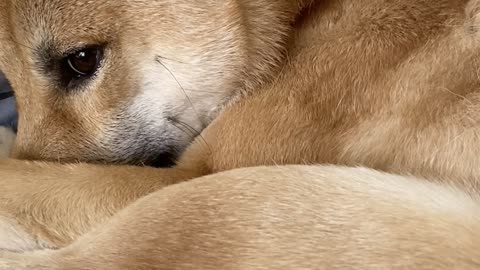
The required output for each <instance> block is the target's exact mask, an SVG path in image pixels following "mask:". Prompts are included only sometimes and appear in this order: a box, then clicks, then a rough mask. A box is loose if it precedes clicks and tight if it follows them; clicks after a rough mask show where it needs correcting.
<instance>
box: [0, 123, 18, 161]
mask: <svg viewBox="0 0 480 270" xmlns="http://www.w3.org/2000/svg"><path fill="white" fill-rule="evenodd" d="M14 141H15V133H14V132H13V130H12V129H10V128H7V127H0V159H4V158H8V157H9V155H10V151H11V150H12V147H13V143H14Z"/></svg>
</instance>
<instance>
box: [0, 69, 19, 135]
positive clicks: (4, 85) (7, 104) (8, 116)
mask: <svg viewBox="0 0 480 270" xmlns="http://www.w3.org/2000/svg"><path fill="white" fill-rule="evenodd" d="M10 91H12V90H11V88H10V86H9V84H8V81H7V79H5V76H4V75H3V74H2V73H1V72H0V93H5V92H10ZM17 121H18V115H17V110H16V108H15V97H10V98H6V99H2V100H0V126H7V127H11V128H13V129H14V130H16V129H17Z"/></svg>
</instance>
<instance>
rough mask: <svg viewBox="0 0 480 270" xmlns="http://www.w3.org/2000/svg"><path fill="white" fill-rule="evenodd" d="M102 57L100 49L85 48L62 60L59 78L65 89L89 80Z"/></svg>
mask: <svg viewBox="0 0 480 270" xmlns="http://www.w3.org/2000/svg"><path fill="white" fill-rule="evenodd" d="M102 57H103V49H102V48H101V47H93V46H92V47H86V48H83V49H79V50H76V51H75V52H73V53H71V54H68V55H67V56H66V57H65V58H64V59H63V65H62V66H63V67H62V70H61V74H62V75H61V78H62V81H63V83H65V84H66V86H67V87H74V86H75V85H76V84H78V83H80V82H82V81H83V80H84V79H87V78H89V77H90V76H92V75H93V74H95V72H96V71H97V69H98V68H99V66H100V62H101V60H102Z"/></svg>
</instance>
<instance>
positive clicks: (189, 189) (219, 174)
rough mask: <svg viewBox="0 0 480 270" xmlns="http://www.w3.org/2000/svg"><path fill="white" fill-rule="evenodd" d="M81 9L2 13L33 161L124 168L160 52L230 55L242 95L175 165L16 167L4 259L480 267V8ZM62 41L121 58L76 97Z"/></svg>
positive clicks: (102, 4)
mask: <svg viewBox="0 0 480 270" xmlns="http://www.w3.org/2000/svg"><path fill="white" fill-rule="evenodd" d="M44 2H46V3H44ZM62 2H64V3H66V2H68V3H69V4H70V5H67V6H68V8H67V6H63V4H61V3H60V2H57V1H40V0H24V1H4V2H1V3H0V12H1V10H6V12H4V14H3V15H2V16H0V48H2V49H0V69H2V70H5V71H6V73H7V76H8V78H9V79H10V80H11V81H12V84H13V86H14V88H15V91H16V94H17V97H18V100H19V108H20V114H21V115H22V118H21V119H20V130H19V135H18V140H17V145H16V149H15V153H14V156H15V157H17V158H23V159H44V160H50V161H61V162H70V161H72V160H79V161H84V162H117V161H118V160H114V159H113V158H111V157H112V155H111V154H112V153H116V152H115V151H114V150H112V149H115V145H113V144H111V143H108V142H109V140H108V139H109V138H110V137H111V136H112V134H115V132H114V133H111V131H112V129H113V130H114V131H115V129H117V130H116V131H117V133H119V132H120V129H119V127H118V126H117V125H113V124H112V123H113V119H111V118H112V117H114V116H116V115H118V114H116V111H117V110H120V111H121V110H122V109H123V108H124V107H123V105H124V104H125V103H126V102H128V101H129V100H131V99H134V97H135V96H136V95H137V94H138V93H136V92H135V91H136V88H135V86H137V81H136V80H138V78H136V77H135V75H138V76H140V75H142V73H138V70H137V69H136V68H135V66H131V65H134V64H135V63H140V62H139V60H138V59H140V58H142V57H144V55H143V54H142V53H140V52H141V51H142V50H141V49H142V46H145V47H149V46H153V45H158V44H160V43H161V44H166V45H163V46H164V47H162V48H163V50H165V51H167V52H168V49H169V48H170V53H172V52H173V50H174V49H175V48H176V47H175V46H177V47H180V48H182V49H184V46H186V48H187V50H185V51H182V49H180V51H178V54H177V55H176V56H177V57H179V58H180V59H182V58H188V59H191V58H189V57H193V56H191V55H190V54H189V53H188V48H191V49H190V50H198V49H200V50H202V51H203V52H204V53H207V52H209V51H211V50H216V51H217V52H218V55H220V56H223V57H225V58H222V57H220V58H219V59H214V60H211V59H210V60H211V61H213V62H212V63H216V65H213V66H208V67H205V68H208V69H209V70H208V72H207V71H205V74H217V75H218V72H220V71H219V70H215V69H216V67H217V65H218V66H222V65H224V64H225V63H227V62H228V64H227V65H226V66H227V67H229V69H228V71H231V72H233V73H231V74H230V73H229V74H227V75H222V76H220V75H219V76H218V77H217V76H212V77H211V79H212V81H215V82H216V83H217V84H218V85H222V87H223V86H225V87H227V86H228V87H227V89H223V91H225V93H230V95H229V96H228V97H229V98H228V99H229V100H228V101H226V102H225V103H223V102H222V104H219V108H214V109H215V111H216V110H221V109H222V106H223V105H227V106H225V108H224V109H223V110H222V112H221V114H220V115H219V116H218V117H216V118H215V117H214V116H210V115H206V117H207V118H208V117H212V118H215V120H213V122H212V123H211V124H209V125H208V127H207V128H206V129H205V130H204V131H203V132H202V134H201V137H198V138H197V139H196V140H195V141H194V142H193V143H192V144H191V145H190V146H189V147H188V148H187V149H186V151H185V152H184V154H183V155H182V156H181V157H180V159H179V161H178V164H177V165H176V166H175V167H173V168H169V169H153V168H144V167H129V166H126V165H125V166H106V165H93V164H90V165H87V164H77V165H60V164H56V163H45V162H30V161H19V160H5V161H0V184H1V186H2V189H1V190H0V206H1V207H0V217H3V219H0V222H3V223H2V224H3V226H0V229H2V228H6V229H5V231H4V232H2V231H0V234H3V235H7V236H9V237H10V239H11V241H10V242H9V241H0V249H4V250H10V251H22V252H23V253H10V252H7V251H6V252H3V253H1V255H0V269H478V268H479V267H480V260H479V258H480V256H479V255H480V252H479V251H478V250H480V249H479V248H480V243H479V242H478V241H479V239H480V238H479V235H478V234H479V232H480V224H479V222H480V218H479V211H480V201H479V197H478V194H479V192H480V190H479V182H478V176H479V175H480V173H479V168H480V166H479V165H480V164H479V163H480V162H479V161H480V159H479V157H478V153H480V149H479V148H478V146H479V145H480V143H479V142H480V141H479V139H478V138H480V136H478V123H479V115H480V114H479V111H478V105H477V103H478V100H479V96H478V89H479V86H480V81H479V65H478V61H479V59H478V58H479V57H478V56H479V55H478V54H479V53H480V38H479V35H480V33H479V32H478V31H479V30H478V26H479V25H480V24H479V23H480V22H479V21H478V20H479V15H478V14H479V12H480V8H479V7H480V1H477V0H470V1H461V0H435V1H434V0H422V1H419V0H398V1H387V0H373V1H372V0H355V1H354V0H338V1H333V0H332V1H329V0H327V1H293V0H292V1H280V0H278V1H258V0H257V1H248V0H236V1H234V0H232V1H222V5H220V4H219V2H218V1H206V0H205V1H201V2H202V3H200V4H195V3H196V2H195V3H194V2H193V1H192V2H191V1H188V2H187V1H176V3H177V2H178V3H179V6H178V7H179V8H178V9H174V8H173V7H174V6H175V5H173V4H172V5H171V6H169V5H168V4H165V5H162V4H159V3H168V1H165V2H164V1H158V2H157V1H149V2H148V3H149V5H145V2H143V1H131V2H130V1H124V2H122V3H124V4H121V5H116V6H115V7H114V6H113V5H114V4H113V1H95V2H89V1H85V4H87V2H88V5H87V7H83V8H78V7H75V8H74V6H75V4H80V3H83V2H84V1H80V0H76V1H74V0H71V1H62ZM274 2H275V3H274ZM35 3H37V4H38V5H40V4H48V3H49V4H51V5H52V6H51V7H59V6H62V7H64V8H63V9H61V8H57V9H46V10H49V11H48V12H52V14H48V12H47V14H45V10H42V11H44V13H40V12H38V13H36V11H35V10H36V9H35V8H33V7H34V6H35ZM115 3H117V2H115ZM151 3H157V4H158V5H159V6H158V7H157V8H153V9H152V8H151V6H150V4H151ZM197 5H198V6H197ZM205 5H207V6H208V7H209V8H208V9H205V8H203V9H202V8H201V7H205ZM147 6H148V7H147ZM70 7H71V8H70ZM167 7H171V9H168V8H167ZM181 7H184V8H185V9H182V8H181ZM186 7H189V9H187V8H186ZM29 10H31V12H29ZM40 10H41V9H40ZM162 11H163V13H162ZM200 11H201V12H200ZM182 12H187V13H185V21H184V24H182V23H181V22H182V21H178V20H177V21H175V23H172V22H170V23H169V20H168V18H169V17H168V16H179V17H181V18H183V17H182V16H181V15H183V13H182ZM196 12H199V13H198V14H197V13H196ZM202 12H207V13H205V14H204V13H202ZM112 14H114V15H115V16H113V18H114V19H110V18H112ZM158 14H162V16H163V17H165V18H167V19H159V17H158V18H157V17H156V16H154V15H158ZM187 14H188V15H189V16H186V15H187ZM192 14H193V15H192ZM240 14H241V15H240ZM227 15H228V16H227ZM75 16H78V17H75ZM163 17H162V18H163ZM227 17H228V18H233V19H232V20H231V21H228V19H225V18H227ZM53 18H55V19H53ZM127 18H133V19H131V20H130V19H127ZM149 18H150V19H149ZM152 18H154V19H152ZM206 18H208V20H207V19H206ZM235 18H237V19H238V20H236V19H235ZM239 18H241V19H239ZM112 20H114V21H112ZM209 20H211V22H212V24H209V25H208V26H207V25H206V24H204V23H206V22H207V21H209ZM172 21H174V20H172ZM79 22H85V25H83V24H81V23H79ZM87 22H88V23H87ZM152 22H153V23H152ZM155 23H158V25H155V26H157V27H153V26H154V24H155ZM195 23H196V24H195ZM291 23H293V24H292V26H291V27H290V24H291ZM132 24H133V25H132ZM91 25H93V26H95V27H100V26H101V27H103V28H102V29H104V30H102V31H100V30H95V27H93V29H92V28H91V27H88V26H91ZM192 25H194V26H198V27H200V28H201V27H206V28H207V29H210V30H211V32H209V33H210V35H204V36H202V35H201V36H199V38H198V39H197V38H195V37H196V36H197V35H199V34H201V33H204V31H194V30H192V31H193V32H194V34H192V33H191V32H189V31H188V30H189V29H191V27H192ZM226 25H229V26H228V27H226V28H225V27H224V26H226ZM160 26H163V27H160ZM187 26H190V27H187ZM74 27H75V28H79V29H84V30H83V31H84V32H82V33H83V34H82V35H78V36H71V34H69V33H70V32H69V31H67V29H72V28H74ZM110 28H111V29H110ZM32 29H33V30H32ZM105 29H107V30H105ZM129 29H130V31H128V30H129ZM132 29H136V31H132ZM47 30H48V31H53V33H54V34H55V37H56V38H55V42H54V43H55V44H56V46H59V48H61V47H62V46H64V47H68V46H74V45H72V43H75V42H77V41H76V39H80V40H82V39H91V40H93V41H96V42H99V41H98V40H95V39H100V40H102V39H103V40H108V41H110V42H111V43H112V44H113V45H111V46H113V47H114V49H112V51H111V53H112V54H116V57H114V58H113V59H120V60H117V61H118V62H117V63H116V64H114V63H113V62H112V63H110V62H109V63H108V64H107V67H106V69H107V70H108V71H109V72H104V75H101V76H103V77H102V78H100V79H98V81H95V83H93V84H92V85H91V86H90V88H91V89H87V91H84V92H81V93H77V94H74V95H65V94H64V93H59V90H60V89H58V88H55V87H53V86H52V83H51V82H49V81H48V78H47V77H48V76H45V75H42V74H37V71H36V68H35V64H34V63H32V62H33V61H32V57H33V56H32V50H31V49H30V48H31V47H32V46H34V45H37V44H38V41H36V39H40V40H41V39H42V38H44V36H45V35H48V34H47V32H46V31H47ZM180 30H181V31H180ZM42 31H43V32H42ZM96 31H98V32H96ZM223 31H228V34H229V35H230V34H231V35H233V37H232V39H229V40H228V41H229V42H227V43H226V44H227V45H225V44H222V43H221V42H220V43H215V44H220V45H218V46H217V47H211V46H212V45H211V44H212V42H214V41H216V42H218V41H221V40H223V39H222V38H220V39H219V40H215V39H212V40H209V37H219V36H220V37H224V36H227V35H226V33H225V32H223ZM105 33H108V35H107V34H105ZM189 34H190V36H189ZM102 35H106V36H102ZM109 35H111V36H109ZM117 39H121V40H126V39H128V40H129V41H130V43H128V45H127V43H122V42H120V41H118V40H117ZM91 40H87V41H91ZM160 41H161V42H160ZM209 41H210V42H209ZM189 42H190V43H189ZM19 44H20V45H19ZM22 44H26V45H25V46H21V45H22ZM231 44H233V45H231ZM115 45H117V46H118V48H117V47H115ZM12 52H14V53H15V55H17V56H18V58H12V57H11V54H12ZM224 52H231V53H226V54H223V53H224ZM285 52H286V54H284V53H285ZM285 55H286V56H287V57H286V58H285V59H284V58H283V56H285ZM168 56H170V55H167V56H165V57H166V58H168ZM188 59H187V61H188ZM282 59H283V60H282ZM204 60H205V59H204ZM282 61H283V62H284V63H283V64H282V65H280V63H281V62H282ZM276 67H281V69H278V68H276ZM244 70H247V72H244ZM179 71H180V73H182V72H186V71H185V70H179ZM112 74H117V76H115V78H117V77H118V78H120V79H117V80H116V79H115V78H114V77H108V76H112ZM185 74H186V73H185ZM207 79H208V78H207ZM225 81H228V82H230V83H225ZM212 85H215V84H212ZM237 88H238V89H237ZM217 90H218V89H217ZM200 114H202V113H201V112H200ZM205 121H206V122H208V120H205ZM124 124H125V123H124ZM109 132H110V133H109ZM133 146H135V145H132V147H133ZM137 161H138V160H130V159H126V160H121V161H120V162H124V163H133V164H135V163H137ZM140 161H141V160H140ZM317 163H330V164H335V166H315V165H309V166H308V164H317ZM287 164H307V165H304V166H298V165H297V166H292V165H290V166H287ZM262 165H270V167H254V166H262ZM341 165H347V166H356V165H360V166H363V167H369V168H370V169H365V168H351V167H350V168H347V167H341ZM239 168H241V169H239ZM374 170H375V171H374ZM379 171H385V172H388V173H381V172H379ZM402 175H403V176H402ZM408 175H410V176H408ZM194 178H195V179H194ZM191 179H193V180H191ZM186 180H190V181H186ZM184 181H186V182H184ZM181 182H183V183H181ZM172 184H176V185H172ZM170 185H171V186H170ZM166 186H168V187H166ZM122 208H123V209H122ZM118 211H119V212H118ZM117 212H118V213H117ZM112 216H113V217H112ZM25 234H27V235H29V236H30V237H26V238H28V239H26V240H25V241H26V242H27V243H26V244H25V242H19V241H18V237H17V238H15V236H16V235H18V236H20V237H22V236H24V235H25ZM0 239H3V238H2V237H0ZM7 239H8V238H7ZM22 239H23V238H22ZM15 241H16V242H15ZM12 243H20V244H17V245H16V246H14V245H13V244H12ZM49 248H51V249H49ZM40 249H43V250H41V251H38V250H40ZM30 250H37V251H33V252H26V251H30Z"/></svg>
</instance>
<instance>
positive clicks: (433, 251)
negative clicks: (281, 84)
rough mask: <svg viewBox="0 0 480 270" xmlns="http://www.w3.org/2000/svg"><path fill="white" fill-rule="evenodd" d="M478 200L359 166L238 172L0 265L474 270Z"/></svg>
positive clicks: (3, 258)
mask: <svg viewBox="0 0 480 270" xmlns="http://www.w3.org/2000/svg"><path fill="white" fill-rule="evenodd" d="M479 216H480V204H479V202H478V200H476V199H472V198H471V197H470V196H468V195H466V194H465V193H463V192H461V191H458V190H456V189H453V188H448V187H445V186H441V185H438V184H435V183H431V182H426V181H422V180H419V179H414V178H407V177H400V176H395V175H389V174H384V173H379V172H375V171H372V170H368V169H362V168H341V167H329V166H318V167H316V166H287V167H269V168H268V167H259V168H247V169H240V170H234V171H229V172H225V173H220V174H216V175H210V176H206V177H203V178H200V179H195V180H192V181H188V182H185V183H182V184H179V185H174V186H170V187H167V188H165V189H162V190H160V191H158V192H156V193H153V194H151V195H148V196H147V197H145V198H142V199H140V200H138V201H137V202H135V203H133V204H132V205H130V206H129V207H127V208H125V209H124V210H122V211H121V212H119V213H118V215H116V216H114V217H113V218H112V219H111V220H109V221H108V222H107V223H105V224H103V225H102V226H99V227H97V229H96V230H93V231H91V232H90V233H88V234H87V235H84V236H83V237H81V238H79V239H78V241H76V242H74V243H73V244H72V245H70V246H68V247H66V248H63V249H60V250H58V251H41V252H34V253H29V254H12V253H1V254H0V269H1V270H11V269H16V270H22V269H36V270H42V269H45V270H46V269H49V270H67V269H68V270H87V269H88V270H90V269H91V270H93V269H103V270H127V269H150V270H155V269H186V270H188V269H206V270H208V269H211V270H216V269H419V270H426V269H436V270H446V269H479V267H480V256H478V250H479V248H480V218H479Z"/></svg>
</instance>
